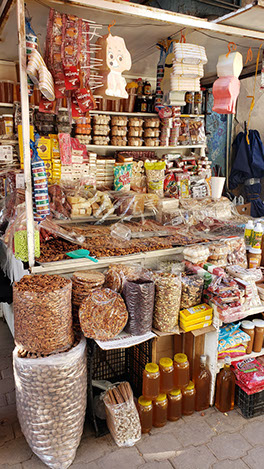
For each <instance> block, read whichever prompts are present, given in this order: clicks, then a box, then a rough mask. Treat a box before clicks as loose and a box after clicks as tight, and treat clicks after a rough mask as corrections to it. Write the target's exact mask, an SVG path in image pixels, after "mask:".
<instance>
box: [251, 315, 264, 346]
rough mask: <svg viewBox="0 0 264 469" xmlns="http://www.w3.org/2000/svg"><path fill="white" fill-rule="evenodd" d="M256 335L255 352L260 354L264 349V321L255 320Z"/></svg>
mask: <svg viewBox="0 0 264 469" xmlns="http://www.w3.org/2000/svg"><path fill="white" fill-rule="evenodd" d="M252 322H253V324H254V326H255V335H254V342H253V352H260V351H261V349H262V347H263V337H264V321H263V319H253V321H252Z"/></svg>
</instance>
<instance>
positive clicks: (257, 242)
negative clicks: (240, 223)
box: [251, 223, 263, 249]
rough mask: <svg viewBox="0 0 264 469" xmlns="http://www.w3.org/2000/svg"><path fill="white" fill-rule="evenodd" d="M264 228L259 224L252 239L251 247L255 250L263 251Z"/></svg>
mask: <svg viewBox="0 0 264 469" xmlns="http://www.w3.org/2000/svg"><path fill="white" fill-rule="evenodd" d="M262 235H263V228H262V224H261V223H257V224H256V226H255V228H254V230H253V233H252V238H251V246H252V247H253V248H255V249H261V242H262Z"/></svg>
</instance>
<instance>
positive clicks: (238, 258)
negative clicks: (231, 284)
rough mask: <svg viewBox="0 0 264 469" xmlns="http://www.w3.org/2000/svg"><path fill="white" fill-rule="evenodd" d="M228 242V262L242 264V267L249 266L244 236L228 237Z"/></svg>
mask: <svg viewBox="0 0 264 469" xmlns="http://www.w3.org/2000/svg"><path fill="white" fill-rule="evenodd" d="M225 242H226V244H227V246H228V248H229V252H228V255H227V262H228V264H231V265H233V264H235V265H240V266H241V267H244V268H245V269H246V268H247V252H246V245H245V240H244V237H243V238H239V237H238V238H227V239H226V241H225Z"/></svg>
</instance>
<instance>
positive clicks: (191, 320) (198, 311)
mask: <svg viewBox="0 0 264 469" xmlns="http://www.w3.org/2000/svg"><path fill="white" fill-rule="evenodd" d="M212 314H213V308H211V306H209V305H207V304H206V303H202V304H200V305H197V306H193V308H187V309H183V310H182V311H180V318H181V320H182V321H184V322H188V324H195V323H197V319H200V322H201V321H202V319H203V318H204V317H205V316H211V315H212Z"/></svg>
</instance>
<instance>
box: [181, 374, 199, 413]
mask: <svg viewBox="0 0 264 469" xmlns="http://www.w3.org/2000/svg"><path fill="white" fill-rule="evenodd" d="M195 396H196V390H195V387H194V383H193V382H192V381H189V384H188V386H186V387H185V388H183V390H182V415H192V414H193V412H194V409H195Z"/></svg>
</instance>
